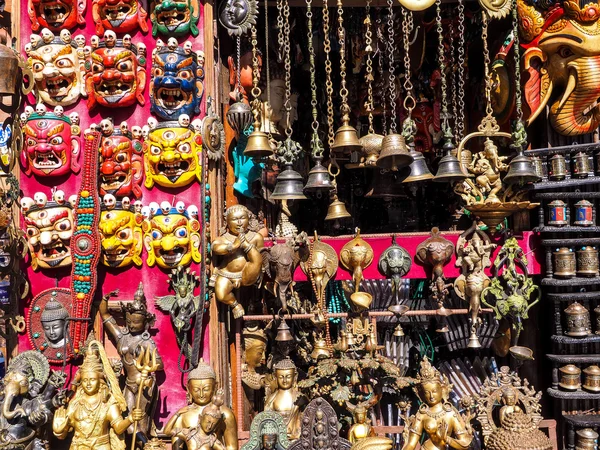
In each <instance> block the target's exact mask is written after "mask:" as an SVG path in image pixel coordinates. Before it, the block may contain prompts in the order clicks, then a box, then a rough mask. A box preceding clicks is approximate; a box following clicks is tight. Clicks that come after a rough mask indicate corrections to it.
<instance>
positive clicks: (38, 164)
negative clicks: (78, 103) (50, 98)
mask: <svg viewBox="0 0 600 450" xmlns="http://www.w3.org/2000/svg"><path fill="white" fill-rule="evenodd" d="M22 118H23V119H25V121H24V123H23V124H22V127H23V137H24V140H25V142H24V144H25V145H24V150H23V151H22V152H21V165H22V167H23V172H25V173H26V174H27V175H31V174H34V175H35V176H37V177H44V178H45V177H57V176H61V175H67V174H69V173H71V172H73V173H78V172H79V170H80V166H79V156H80V151H79V150H80V145H79V134H80V129H79V115H78V114H77V113H76V112H73V113H71V114H69V115H68V116H67V115H65V114H64V113H63V108H62V106H57V107H56V108H55V109H54V111H53V112H49V111H47V110H46V107H45V106H44V105H43V104H41V103H39V104H38V105H37V106H36V107H35V110H33V108H31V107H27V108H25V112H24V113H23V115H22Z"/></svg>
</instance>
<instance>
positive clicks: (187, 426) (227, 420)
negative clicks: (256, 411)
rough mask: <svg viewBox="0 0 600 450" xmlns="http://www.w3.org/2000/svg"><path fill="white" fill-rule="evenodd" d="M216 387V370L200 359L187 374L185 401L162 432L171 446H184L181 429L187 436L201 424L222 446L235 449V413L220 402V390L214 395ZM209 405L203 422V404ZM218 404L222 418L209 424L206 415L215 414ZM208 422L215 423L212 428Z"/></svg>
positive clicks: (236, 443)
mask: <svg viewBox="0 0 600 450" xmlns="http://www.w3.org/2000/svg"><path fill="white" fill-rule="evenodd" d="M216 390H217V376H216V374H215V371H214V370H213V368H212V367H210V366H209V365H208V364H206V363H205V362H204V361H203V360H202V359H201V360H200V362H199V363H198V366H197V367H196V368H195V369H194V370H192V371H191V372H190V374H189V375H188V381H187V392H188V393H187V395H188V405H187V406H184V407H183V408H181V409H180V410H179V411H177V412H176V413H175V414H174V415H173V416H172V417H171V418H170V419H169V421H168V422H167V424H166V425H165V428H164V433H165V434H166V435H167V436H171V442H172V444H173V450H180V449H183V448H184V447H185V445H187V444H188V443H187V442H186V440H185V437H184V435H183V434H181V432H182V430H187V433H188V434H187V436H189V433H190V432H192V431H193V430H195V429H199V428H200V427H203V429H204V430H209V433H208V434H211V433H212V434H214V435H215V436H216V439H218V440H219V442H221V443H222V444H223V445H224V446H225V450H238V435H237V422H236V420H235V416H234V415H233V411H231V409H229V408H227V407H226V406H224V405H222V404H221V400H222V399H221V397H220V394H219V395H217V392H216ZM209 407H210V409H209V410H208V412H210V413H211V415H209V414H207V416H206V418H205V421H206V422H205V424H204V425H202V424H201V421H202V420H201V419H202V413H203V411H204V409H205V408H209ZM217 408H218V410H219V411H220V414H221V419H220V420H218V421H217V423H216V424H208V422H209V418H210V417H212V416H216V415H217V412H216V411H217ZM213 413H214V414H213ZM209 425H210V426H209ZM211 426H214V427H215V429H214V430H212V428H211ZM210 430H212V431H210ZM203 433H205V434H206V433H207V432H206V431H203ZM192 439H193V437H192ZM215 442H216V440H215ZM217 445H218V444H217Z"/></svg>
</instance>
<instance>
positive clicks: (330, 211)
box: [325, 194, 352, 220]
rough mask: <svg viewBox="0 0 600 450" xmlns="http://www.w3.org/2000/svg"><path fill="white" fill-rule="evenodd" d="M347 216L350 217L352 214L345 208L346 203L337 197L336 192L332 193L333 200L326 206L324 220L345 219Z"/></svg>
mask: <svg viewBox="0 0 600 450" xmlns="http://www.w3.org/2000/svg"><path fill="white" fill-rule="evenodd" d="M349 217H352V215H351V214H350V213H349V212H348V210H347V209H346V205H345V204H344V202H341V201H340V200H339V199H338V196H337V194H334V195H333V200H332V202H331V203H330V204H329V208H327V215H326V216H325V220H337V219H347V218H349Z"/></svg>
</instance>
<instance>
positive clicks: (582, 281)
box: [542, 277, 600, 287]
mask: <svg viewBox="0 0 600 450" xmlns="http://www.w3.org/2000/svg"><path fill="white" fill-rule="evenodd" d="M593 285H600V277H596V278H569V279H566V280H561V279H558V278H543V279H542V286H554V287H569V286H593Z"/></svg>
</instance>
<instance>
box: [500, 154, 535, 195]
mask: <svg viewBox="0 0 600 450" xmlns="http://www.w3.org/2000/svg"><path fill="white" fill-rule="evenodd" d="M539 179H540V177H539V176H538V174H537V173H536V172H535V170H534V168H533V164H532V163H531V160H530V159H529V157H527V156H525V155H524V154H523V150H519V153H517V156H515V157H514V158H513V159H512V160H511V161H510V164H509V169H508V173H507V174H506V176H505V177H504V179H503V180H502V181H503V182H505V183H506V184H508V185H513V184H518V185H520V186H523V185H524V184H527V183H535V182H536V181H539Z"/></svg>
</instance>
